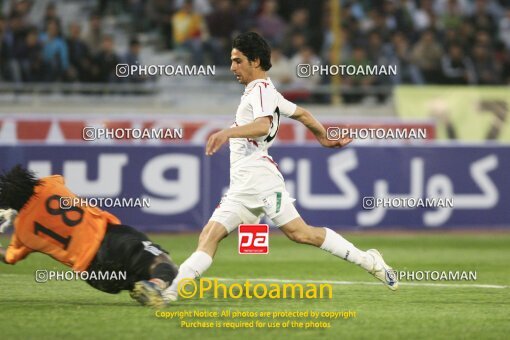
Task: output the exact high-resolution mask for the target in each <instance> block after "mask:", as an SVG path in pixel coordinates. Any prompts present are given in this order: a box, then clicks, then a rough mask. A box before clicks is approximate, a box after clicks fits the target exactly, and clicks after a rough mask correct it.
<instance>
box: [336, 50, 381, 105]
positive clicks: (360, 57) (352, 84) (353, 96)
mask: <svg viewBox="0 0 510 340" xmlns="http://www.w3.org/2000/svg"><path fill="white" fill-rule="evenodd" d="M347 64H348V65H354V66H355V67H356V69H357V68H358V67H359V66H363V67H365V66H368V65H370V61H369V59H368V58H367V55H366V53H365V50H364V49H363V47H361V46H355V47H354V48H353V52H352V57H351V59H350V60H349V61H348V62H347ZM342 82H343V84H345V85H346V87H347V88H348V91H346V92H345V93H343V94H342V97H343V100H344V102H345V103H358V102H360V101H361V100H362V99H363V98H364V97H365V93H364V92H363V89H364V88H366V87H369V86H371V85H373V84H374V82H375V78H374V76H371V75H362V74H357V73H356V74H354V75H344V77H343V80H342Z"/></svg>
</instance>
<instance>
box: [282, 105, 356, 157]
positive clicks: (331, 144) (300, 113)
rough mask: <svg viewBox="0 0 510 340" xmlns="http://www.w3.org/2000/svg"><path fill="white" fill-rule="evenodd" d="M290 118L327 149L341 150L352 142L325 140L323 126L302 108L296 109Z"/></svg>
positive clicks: (346, 139) (325, 135)
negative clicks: (299, 123)
mask: <svg viewBox="0 0 510 340" xmlns="http://www.w3.org/2000/svg"><path fill="white" fill-rule="evenodd" d="M290 118H292V119H295V120H297V121H299V122H301V123H302V124H303V125H304V126H306V128H307V129H308V130H310V131H311V132H312V133H313V135H314V136H315V138H317V141H319V143H321V145H322V146H324V147H327V148H341V147H343V146H346V145H347V144H349V143H350V142H352V138H341V139H339V140H329V139H328V138H327V134H326V129H325V128H324V126H323V125H322V124H321V123H320V122H319V121H318V120H317V119H316V118H315V117H314V116H313V115H312V114H311V113H310V112H309V111H307V110H305V109H303V108H302V107H299V106H298V107H296V111H295V112H294V114H293V115H292V116H290Z"/></svg>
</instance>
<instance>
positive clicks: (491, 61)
mask: <svg viewBox="0 0 510 340" xmlns="http://www.w3.org/2000/svg"><path fill="white" fill-rule="evenodd" d="M473 67H474V72H475V74H476V79H477V80H478V84H480V85H491V84H499V83H500V78H499V73H500V72H499V69H498V64H497V63H496V60H495V58H494V57H493V54H492V53H490V51H488V50H487V49H486V48H484V47H483V46H481V45H476V46H475V47H474V48H473Z"/></svg>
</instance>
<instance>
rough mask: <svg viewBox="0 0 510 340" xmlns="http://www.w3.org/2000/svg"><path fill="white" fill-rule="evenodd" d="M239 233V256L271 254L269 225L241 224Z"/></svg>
mask: <svg viewBox="0 0 510 340" xmlns="http://www.w3.org/2000/svg"><path fill="white" fill-rule="evenodd" d="M238 233H239V254H267V253H269V226H268V225H267V224H241V225H239V228H238Z"/></svg>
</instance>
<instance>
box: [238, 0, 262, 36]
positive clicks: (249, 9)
mask: <svg viewBox="0 0 510 340" xmlns="http://www.w3.org/2000/svg"><path fill="white" fill-rule="evenodd" d="M235 11H236V30H237V32H236V34H234V36H236V35H237V34H238V33H243V32H247V31H250V30H252V29H253V28H255V27H256V23H257V18H256V12H257V6H256V1H251V0H239V1H238V2H237V6H236V10H235Z"/></svg>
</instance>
